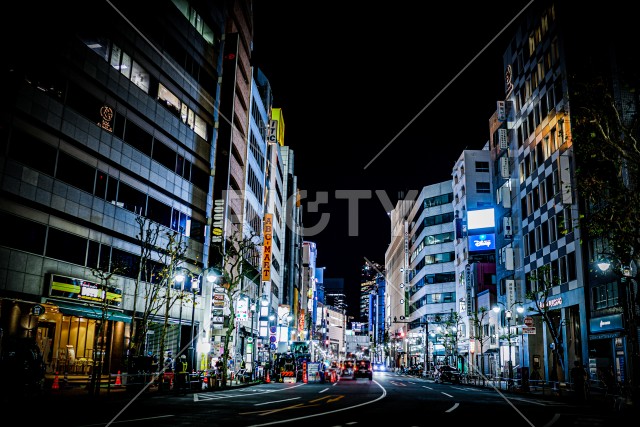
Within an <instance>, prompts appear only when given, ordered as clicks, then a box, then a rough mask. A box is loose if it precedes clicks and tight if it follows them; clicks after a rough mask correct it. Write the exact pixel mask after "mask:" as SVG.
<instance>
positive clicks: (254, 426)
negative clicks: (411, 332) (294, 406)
mask: <svg viewBox="0 0 640 427" xmlns="http://www.w3.org/2000/svg"><path fill="white" fill-rule="evenodd" d="M373 384H376V385H377V386H378V387H380V388H381V389H382V394H381V395H380V396H379V397H377V398H375V399H373V400H370V401H368V402H363V403H359V404H357V405H352V406H347V407H345V408H340V409H336V410H333V411H327V412H321V413H318V414H312V415H307V416H304V417H297V418H289V419H286V420H281V421H272V422H269V423H263V424H253V425H250V426H247V427H261V426H269V425H274V424H284V423H290V422H292V421H300V420H306V419H309V418H314V417H320V416H322V415H328V414H335V413H336V412H342V411H349V410H351V409H353V408H358V407H360V406H366V405H370V404H372V403H376V402H377V401H378V400H382V399H384V398H385V397H386V396H387V390H386V389H385V388H384V387H383V386H382V385H381V384H380V383H379V382H377V381H373Z"/></svg>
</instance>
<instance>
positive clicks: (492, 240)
mask: <svg viewBox="0 0 640 427" xmlns="http://www.w3.org/2000/svg"><path fill="white" fill-rule="evenodd" d="M495 248H496V235H495V234H493V233H491V234H478V235H476V236H469V252H478V251H487V250H495Z"/></svg>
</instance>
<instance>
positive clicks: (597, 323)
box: [589, 314, 623, 333]
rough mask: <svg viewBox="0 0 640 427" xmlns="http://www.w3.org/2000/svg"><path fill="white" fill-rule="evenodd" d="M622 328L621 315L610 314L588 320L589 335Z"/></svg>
mask: <svg viewBox="0 0 640 427" xmlns="http://www.w3.org/2000/svg"><path fill="white" fill-rule="evenodd" d="M622 328H623V324H622V314H610V315H608V316H600V317H594V318H591V319H589V330H590V331H591V333H595V332H606V331H615V330H620V329H622Z"/></svg>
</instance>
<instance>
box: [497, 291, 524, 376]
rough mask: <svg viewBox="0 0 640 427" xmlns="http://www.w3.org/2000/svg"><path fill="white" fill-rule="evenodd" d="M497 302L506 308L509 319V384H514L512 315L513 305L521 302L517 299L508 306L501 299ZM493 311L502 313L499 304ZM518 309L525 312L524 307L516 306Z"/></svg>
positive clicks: (505, 313) (506, 316)
mask: <svg viewBox="0 0 640 427" xmlns="http://www.w3.org/2000/svg"><path fill="white" fill-rule="evenodd" d="M496 302H497V303H498V304H500V305H501V306H503V307H504V308H505V312H504V316H505V318H506V319H507V339H508V340H509V362H508V363H509V384H512V382H513V364H512V363H511V317H512V316H513V311H512V310H513V307H514V306H515V305H516V304H520V301H515V302H514V303H512V304H511V305H510V306H509V307H507V305H506V304H505V303H503V302H501V301H496ZM493 311H494V313H500V311H501V309H500V307H499V306H498V305H494V306H493ZM516 311H517V312H518V313H523V312H524V307H522V306H520V305H518V306H517V307H516ZM498 345H499V344H498Z"/></svg>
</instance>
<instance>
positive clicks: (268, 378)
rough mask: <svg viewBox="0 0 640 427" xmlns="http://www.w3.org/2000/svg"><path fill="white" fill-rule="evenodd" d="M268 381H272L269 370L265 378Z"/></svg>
mask: <svg viewBox="0 0 640 427" xmlns="http://www.w3.org/2000/svg"><path fill="white" fill-rule="evenodd" d="M265 381H266V382H267V383H270V382H271V378H270V377H269V371H267V378H266V379H265Z"/></svg>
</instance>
